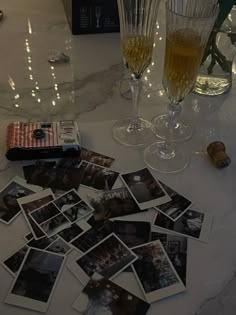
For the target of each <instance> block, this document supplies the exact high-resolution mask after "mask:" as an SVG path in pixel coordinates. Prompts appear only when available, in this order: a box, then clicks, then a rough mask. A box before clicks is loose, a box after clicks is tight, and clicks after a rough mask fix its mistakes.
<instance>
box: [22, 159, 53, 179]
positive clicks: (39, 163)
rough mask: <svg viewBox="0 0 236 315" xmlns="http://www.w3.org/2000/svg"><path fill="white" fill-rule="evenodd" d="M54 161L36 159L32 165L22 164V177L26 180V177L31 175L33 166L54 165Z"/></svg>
mask: <svg viewBox="0 0 236 315" xmlns="http://www.w3.org/2000/svg"><path fill="white" fill-rule="evenodd" d="M55 166H56V162H55V161H42V160H41V161H36V163H35V164H32V165H25V166H23V172H24V177H25V179H26V180H27V181H28V179H29V178H30V177H31V174H32V170H34V168H35V167H52V168H53V167H55Z"/></svg>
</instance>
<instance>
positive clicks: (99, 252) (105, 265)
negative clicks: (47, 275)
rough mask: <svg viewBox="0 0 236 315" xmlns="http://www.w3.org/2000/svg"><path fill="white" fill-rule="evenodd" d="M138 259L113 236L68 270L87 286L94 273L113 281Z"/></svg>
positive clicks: (70, 265) (88, 252) (108, 237)
mask: <svg viewBox="0 0 236 315" xmlns="http://www.w3.org/2000/svg"><path fill="white" fill-rule="evenodd" d="M136 259H137V257H136V255H135V254H133V252H132V251H131V250H130V249H129V248H128V247H127V246H126V245H125V244H124V243H123V242H122V241H121V240H120V239H119V238H118V237H117V236H116V235H115V234H111V235H109V236H107V237H106V238H105V239H104V240H102V241H101V242H100V243H98V244H97V245H96V246H94V247H92V248H91V249H90V250H89V251H87V252H86V253H85V254H84V255H83V256H81V257H80V258H79V259H77V260H76V261H74V262H72V263H71V264H69V265H68V268H69V269H70V270H71V271H72V273H73V274H74V275H75V277H77V278H78V279H79V281H81V283H82V284H83V285H86V283H87V282H88V280H89V279H90V278H91V276H92V275H93V274H94V273H98V274H99V275H101V276H102V277H104V278H106V279H112V278H114V277H115V276H116V275H118V274H119V273H120V272H121V271H122V270H124V269H125V268H127V267H128V266H130V265H131V264H132V263H133V262H134V261H135V260H136Z"/></svg>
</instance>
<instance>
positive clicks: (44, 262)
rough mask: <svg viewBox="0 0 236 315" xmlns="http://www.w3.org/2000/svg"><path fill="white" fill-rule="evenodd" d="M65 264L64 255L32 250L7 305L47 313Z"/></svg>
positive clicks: (7, 298) (22, 266) (9, 294)
mask: <svg viewBox="0 0 236 315" xmlns="http://www.w3.org/2000/svg"><path fill="white" fill-rule="evenodd" d="M63 263H64V256H63V255H59V254H56V253H51V252H48V251H45V250H41V249H34V248H30V249H29V250H28V253H27V254H26V257H25V259H24V261H23V263H22V265H21V268H20V270H19V272H18V274H17V277H16V278H15V280H14V282H13V285H12V287H11V289H10V291H9V293H8V295H7V297H6V300H5V303H7V304H11V305H15V306H20V307H24V308H28V309H31V310H34V311H38V312H44V313H46V312H47V309H48V306H49V304H50V301H51V297H52V294H53V291H54V289H55V287H56V284H57V281H58V278H59V276H60V273H61V270H62V267H63Z"/></svg>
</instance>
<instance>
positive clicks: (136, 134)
mask: <svg viewBox="0 0 236 315" xmlns="http://www.w3.org/2000/svg"><path fill="white" fill-rule="evenodd" d="M151 126H152V124H151V123H150V122H149V121H147V120H144V119H142V118H137V120H136V121H135V123H134V120H133V119H132V118H131V119H125V120H122V121H118V122H117V123H116V124H115V125H114V127H113V136H114V138H115V139H116V140H117V141H118V142H120V143H121V144H124V145H127V146H135V147H138V146H143V145H145V144H146V143H148V142H149V141H150V139H151V137H153V133H152V128H151Z"/></svg>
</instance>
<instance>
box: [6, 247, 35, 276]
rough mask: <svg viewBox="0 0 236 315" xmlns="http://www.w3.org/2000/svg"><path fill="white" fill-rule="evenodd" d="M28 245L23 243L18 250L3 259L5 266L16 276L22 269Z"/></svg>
mask: <svg viewBox="0 0 236 315" xmlns="http://www.w3.org/2000/svg"><path fill="white" fill-rule="evenodd" d="M28 248H29V247H28V246H27V245H23V246H21V247H20V248H19V249H18V250H16V251H14V252H13V253H12V254H11V255H10V256H9V257H7V258H6V259H5V260H4V261H2V265H3V267H5V268H6V270H7V271H8V272H10V274H11V275H13V276H14V277H15V276H16V274H17V272H18V271H19V269H20V266H21V264H22V262H23V260H24V258H25V255H26V254H27V251H28Z"/></svg>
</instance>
